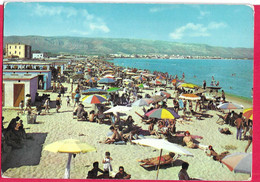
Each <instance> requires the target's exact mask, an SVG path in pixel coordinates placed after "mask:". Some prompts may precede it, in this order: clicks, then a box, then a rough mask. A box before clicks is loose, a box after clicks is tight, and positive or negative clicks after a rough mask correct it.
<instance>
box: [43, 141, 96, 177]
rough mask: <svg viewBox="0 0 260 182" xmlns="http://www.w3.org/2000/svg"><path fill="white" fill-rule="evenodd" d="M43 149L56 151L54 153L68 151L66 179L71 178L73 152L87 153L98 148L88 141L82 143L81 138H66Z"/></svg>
mask: <svg viewBox="0 0 260 182" xmlns="http://www.w3.org/2000/svg"><path fill="white" fill-rule="evenodd" d="M43 150H46V151H50V152H54V153H68V154H69V157H68V162H67V166H66V169H65V175H64V178H65V179H69V178H70V162H71V157H72V155H73V154H79V153H87V152H93V151H96V148H95V147H93V146H91V145H89V144H87V143H82V142H80V141H79V140H74V139H66V140H61V141H57V142H54V143H51V144H49V145H47V146H46V147H44V149H43Z"/></svg>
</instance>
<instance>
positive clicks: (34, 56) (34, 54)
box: [32, 53, 46, 59]
mask: <svg viewBox="0 0 260 182" xmlns="http://www.w3.org/2000/svg"><path fill="white" fill-rule="evenodd" d="M45 57H46V56H45V54H44V53H33V54H32V58H33V59H44V58H45Z"/></svg>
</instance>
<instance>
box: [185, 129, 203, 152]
mask: <svg viewBox="0 0 260 182" xmlns="http://www.w3.org/2000/svg"><path fill="white" fill-rule="evenodd" d="M183 142H184V143H185V144H186V145H187V147H188V148H194V149H195V148H199V149H202V150H204V148H202V147H201V146H200V145H198V144H195V143H194V142H193V139H192V137H191V135H190V132H189V131H186V132H185V133H184V138H183Z"/></svg>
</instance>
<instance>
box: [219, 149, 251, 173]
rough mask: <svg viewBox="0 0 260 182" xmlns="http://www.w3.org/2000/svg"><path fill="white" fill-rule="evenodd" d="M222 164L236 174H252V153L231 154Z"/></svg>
mask: <svg viewBox="0 0 260 182" xmlns="http://www.w3.org/2000/svg"><path fill="white" fill-rule="evenodd" d="M221 162H222V163H223V164H225V165H226V166H227V167H228V169H229V170H230V171H234V172H235V173H247V174H251V173H252V153H242V152H239V153H234V154H230V155H227V156H226V157H224V158H223V159H222V160H221Z"/></svg>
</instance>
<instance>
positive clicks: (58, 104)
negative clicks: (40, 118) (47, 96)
mask: <svg viewBox="0 0 260 182" xmlns="http://www.w3.org/2000/svg"><path fill="white" fill-rule="evenodd" d="M60 97H61V95H60V94H59V95H58V97H57V98H56V112H57V113H58V112H59V110H60V108H61V98H60Z"/></svg>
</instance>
